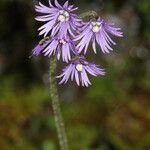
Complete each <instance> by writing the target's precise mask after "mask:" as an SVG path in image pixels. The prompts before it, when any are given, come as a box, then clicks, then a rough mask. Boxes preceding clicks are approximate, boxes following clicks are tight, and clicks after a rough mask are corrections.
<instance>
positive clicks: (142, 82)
mask: <svg viewBox="0 0 150 150" xmlns="http://www.w3.org/2000/svg"><path fill="white" fill-rule="evenodd" d="M47 1H48V0H42V1H41V2H43V3H44V4H48V2H47ZM70 1H71V2H72V3H75V4H76V5H77V6H79V7H80V12H78V13H82V12H83V11H87V10H96V11H98V12H99V14H100V16H102V17H103V18H106V19H109V20H112V21H113V22H115V23H116V24H117V25H118V26H120V27H121V28H122V30H123V32H124V38H121V39H116V40H117V43H118V45H117V46H115V47H114V52H113V53H111V54H109V55H104V54H102V53H101V52H99V53H98V55H94V54H93V53H92V52H91V51H90V49H89V53H88V56H87V57H88V58H89V60H93V61H94V62H96V63H99V64H101V66H103V67H104V68H106V72H107V74H106V76H105V77H99V78H93V77H90V79H91V80H92V86H90V87H89V88H81V87H80V88H79V87H77V86H76V85H75V84H74V83H72V82H71V83H68V84H67V85H65V86H59V87H58V88H59V95H60V99H61V108H62V113H63V117H64V120H65V124H66V130H67V136H68V141H69V145H70V150H150V49H149V48H150V1H149V0H125V1H123V0H75V1H73V0H70ZM61 2H62V1H61ZM35 3H36V0H0V150H58V140H57V135H56V129H55V123H54V118H53V112H52V108H51V100H50V98H49V95H50V94H49V92H50V91H49V82H48V72H49V59H48V58H44V57H43V56H40V57H38V58H30V57H29V56H30V55H31V50H32V48H33V47H34V46H35V45H36V44H37V43H38V41H39V40H40V37H38V32H37V28H38V27H39V23H37V22H36V21H35V20H34V17H35V16H36V13H35V11H34V4H35ZM63 66H64V65H63ZM61 67H62V64H61V63H60V64H59V67H58V74H59V73H60V72H61Z"/></svg>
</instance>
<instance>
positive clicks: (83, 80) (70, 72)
mask: <svg viewBox="0 0 150 150" xmlns="http://www.w3.org/2000/svg"><path fill="white" fill-rule="evenodd" d="M87 72H88V73H89V74H91V75H93V76H99V75H105V72H104V70H103V69H100V68H98V66H96V65H95V64H93V63H91V62H87V61H86V60H85V59H84V58H79V59H78V60H74V61H72V62H71V63H70V64H69V65H68V66H67V67H66V68H65V69H63V73H62V74H61V75H60V76H58V77H57V78H62V80H61V81H60V83H59V84H63V83H66V82H67V81H68V80H69V78H71V80H72V81H73V80H74V79H75V81H76V83H77V85H78V86H80V85H82V86H86V87H88V85H91V82H90V81H89V78H88V76H87Z"/></svg>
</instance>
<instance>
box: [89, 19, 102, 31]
mask: <svg viewBox="0 0 150 150" xmlns="http://www.w3.org/2000/svg"><path fill="white" fill-rule="evenodd" d="M91 29H92V31H93V32H94V33H97V32H99V31H100V29H101V24H100V22H92V24H91Z"/></svg>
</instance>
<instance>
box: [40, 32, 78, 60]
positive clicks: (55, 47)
mask: <svg viewBox="0 0 150 150" xmlns="http://www.w3.org/2000/svg"><path fill="white" fill-rule="evenodd" d="M71 52H73V53H75V45H74V42H73V41H72V39H71V38H70V37H69V36H61V35H57V36H55V37H53V38H52V39H51V40H50V42H49V44H48V46H47V47H46V48H45V49H43V53H44V55H45V56H49V57H50V56H52V55H53V54H54V55H57V59H58V60H59V59H60V57H61V56H62V60H63V61H65V62H68V61H69V60H71Z"/></svg>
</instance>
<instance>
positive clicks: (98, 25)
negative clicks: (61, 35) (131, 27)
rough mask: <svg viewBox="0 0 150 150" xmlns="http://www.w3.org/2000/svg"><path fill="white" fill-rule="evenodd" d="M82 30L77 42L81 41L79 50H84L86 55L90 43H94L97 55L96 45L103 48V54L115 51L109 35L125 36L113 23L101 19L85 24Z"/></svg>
mask: <svg viewBox="0 0 150 150" xmlns="http://www.w3.org/2000/svg"><path fill="white" fill-rule="evenodd" d="M82 29H83V31H82V33H81V34H79V35H78V36H77V37H76V39H75V41H78V40H80V42H79V44H78V46H77V48H78V49H79V52H81V51H82V50H84V53H85V54H86V52H87V49H88V46H89V44H90V41H92V47H93V50H94V52H95V53H96V43H98V45H99V46H100V47H101V50H102V52H103V53H109V52H110V51H112V50H113V49H112V47H111V46H112V45H116V43H115V42H114V41H113V40H112V39H111V38H110V36H109V34H111V35H113V36H116V37H122V36H123V33H122V32H121V31H120V30H121V29H120V28H116V27H115V26H114V24H113V23H108V22H106V21H104V20H103V19H101V18H98V19H97V20H90V21H89V22H86V23H84V26H83V27H82Z"/></svg>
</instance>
